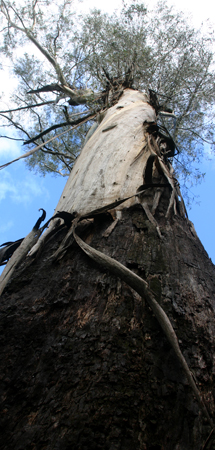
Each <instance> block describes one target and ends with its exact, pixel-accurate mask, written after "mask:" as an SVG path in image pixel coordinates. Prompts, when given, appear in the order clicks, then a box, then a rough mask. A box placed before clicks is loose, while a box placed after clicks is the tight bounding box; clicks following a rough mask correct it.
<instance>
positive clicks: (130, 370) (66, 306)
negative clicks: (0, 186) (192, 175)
mask: <svg viewBox="0 0 215 450" xmlns="http://www.w3.org/2000/svg"><path fill="white" fill-rule="evenodd" d="M38 5H39V4H37V3H34V4H33V5H30V4H29V5H28V7H24V8H22V9H21V10H19V11H18V10H16V9H15V7H14V5H10V4H8V3H7V4H6V3H2V12H3V20H6V21H7V27H6V28H5V47H4V48H5V51H7V48H9V47H8V43H10V48H12V42H13V39H15V36H16V42H17V40H18V38H17V36H22V37H24V38H27V39H28V40H30V41H31V42H33V44H34V45H35V47H36V48H37V49H38V50H39V51H40V53H41V54H42V55H43V56H44V57H45V58H46V60H47V61H48V62H49V64H50V65H51V70H52V71H53V74H54V77H55V78H54V79H53V74H52V72H51V71H50V72H48V70H47V71H46V68H45V73H44V77H43V78H41V82H40V83H41V84H40V85H39V81H37V85H33V86H32V77H31V78H28V76H29V74H28V73H27V72H28V71H29V68H32V67H33V62H32V61H31V62H30V64H29V61H28V58H27V57H25V64H23V63H22V64H20V65H19V70H18V69H17V74H18V73H21V72H20V68H23V67H25V71H26V73H25V72H23V73H22V80H24V82H25V83H26V84H27V90H26V87H25V90H23V91H22V89H21V90H20V94H19V97H20V98H21V96H22V99H23V98H25V106H20V103H19V106H18V105H17V108H14V109H16V111H14V110H13V111H12V110H10V111H8V112H6V111H4V112H2V115H3V117H4V118H5V119H6V120H7V121H9V124H10V125H11V124H12V125H14V124H15V126H16V127H17V128H18V129H19V130H20V131H21V132H25V133H26V134H27V137H28V139H27V141H26V142H27V144H28V145H30V144H31V143H32V142H33V143H34V144H35V143H36V144H37V146H36V148H33V150H30V152H29V153H30V154H32V155H33V158H35V155H37V156H38V155H39V152H38V153H36V151H37V150H40V152H43V153H44V149H45V151H46V152H48V154H49V155H50V152H53V153H55V154H53V155H52V157H57V159H51V160H50V161H51V163H52V164H57V166H52V168H53V169H54V170H61V171H64V170H65V167H67V169H69V170H71V167H72V165H73V161H74V158H75V157H76V156H77V139H78V137H77V135H75V134H74V135H73V136H74V137H71V136H69V133H68V135H67V138H68V142H67V143H66V142H65V140H64V139H63V141H62V142H61V141H60V139H61V138H62V136H64V135H63V134H61V135H56V133H57V131H56V130H57V129H58V132H59V128H63V127H66V131H68V127H69V126H71V125H72V127H73V131H74V130H76V127H77V125H81V126H82V127H83V126H84V124H85V123H86V122H88V121H90V120H93V119H95V118H96V120H97V128H96V127H95V126H93V129H91V133H92V131H94V133H93V134H88V135H87V140H86V141H85V145H84V148H83V150H82V152H81V154H80V156H79V159H78V160H77V161H76V163H75V165H74V169H73V170H72V172H71V175H70V177H69V180H68V182H67V185H66V187H65V190H64V192H63V194H62V196H61V199H60V202H59V204H58V207H57V209H59V212H57V214H56V215H55V217H54V218H53V219H55V221H54V220H52V219H51V223H52V225H51V226H50V227H49V230H48V232H47V233H46V234H44V237H43V240H42V239H41V240H40V241H39V250H40V251H38V248H37V249H36V248H34V249H33V252H31V257H30V258H27V260H25V261H24V262H22V260H23V258H24V257H25V256H26V254H27V253H28V251H29V249H30V248H31V247H32V245H33V243H34V242H35V240H36V239H37V238H38V236H39V234H40V233H41V232H42V231H43V229H42V228H40V223H41V220H42V219H43V218H44V212H43V215H42V217H41V219H39V220H38V222H37V223H36V224H35V226H34V228H33V230H32V232H31V233H30V234H29V235H28V236H27V238H25V239H24V240H23V241H22V243H21V244H20V243H19V244H20V245H19V247H18V249H17V250H16V252H14V253H13V255H12V257H11V259H10V261H9V263H8V264H7V266H6V268H5V271H4V272H3V274H2V276H1V292H3V290H4V288H5V286H6V284H7V287H6V289H5V290H4V295H3V296H2V305H3V306H2V322H1V323H2V327H3V329H4V328H5V327H8V325H9V324H10V326H11V324H13V330H14V333H13V334H12V335H11V333H10V332H9V330H8V328H6V337H5V340H4V347H3V352H2V353H3V357H2V371H1V373H2V374H3V380H4V387H3V404H4V409H3V429H4V430H5V432H4V439H3V442H4V443H3V447H2V448H7V449H8V448H10V446H11V448H15V449H18V448H20V446H21V447H23V446H25V448H48V449H49V448H56V449H58V448H71V447H72V448H77V449H84V448H88V449H89V448H98V449H99V448H109V449H115V448H116V449H117V448H122V449H128V448H131V446H134V447H135V448H139V449H150V450H155V449H162V448H165V449H182V448H189V449H192V448H193V449H194V448H195V449H198V448H199V449H200V448H202V446H203V448H206V446H211V445H213V440H212V436H213V428H214V426H213V419H212V417H213V415H214V398H213V373H214V362H213V353H214V323H213V322H214V321H213V312H214V305H213V294H214V288H215V286H214V282H213V279H214V266H213V265H212V264H211V262H210V261H209V259H208V256H207V255H206V253H205V252H204V249H203V248H202V246H201V244H200V242H199V241H198V238H197V236H196V234H195V230H194V228H193V226H192V224H191V223H190V222H189V220H188V219H187V214H186V208H185V206H184V202H183V198H182V195H181V193H180V188H179V185H178V183H177V180H176V178H175V176H174V175H173V170H172V164H171V161H172V159H173V158H175V157H177V160H178V167H179V165H181V166H182V167H185V169H184V174H185V175H186V176H188V175H189V170H190V168H189V162H190V161H191V160H192V159H193V158H194V155H195V152H196V149H197V147H198V144H199V142H200V140H202V139H208V137H209V134H210V133H211V131H210V127H208V126H207V125H206V124H205V123H204V116H203V113H204V111H205V108H206V106H207V105H209V104H212V101H213V97H212V88H213V79H212V75H211V68H210V63H211V62H212V54H211V52H210V51H209V48H208V45H209V43H210V42H212V41H211V39H209V37H207V38H206V37H202V36H201V35H199V36H198V41H197V40H196V38H195V35H194V32H193V30H190V29H189V28H188V27H187V25H186V22H185V21H182V19H181V17H180V16H179V15H175V16H173V15H172V14H171V12H170V10H168V9H167V8H166V7H165V6H164V5H160V9H159V14H160V17H159V18H158V19H157V18H156V19H155V18H154V20H153V21H152V20H151V17H149V18H148V17H147V15H146V10H145V8H144V6H143V5H142V4H138V3H135V4H131V5H130V6H124V8H123V10H122V12H121V16H117V15H114V16H112V17H111V18H110V17H108V16H107V15H101V13H99V12H98V11H95V12H94V13H93V14H92V16H90V17H86V18H84V19H83V23H82V27H81V26H80V25H79V26H77V28H76V29H75V30H74V34H73V36H72V40H71V41H70V39H71V33H69V34H68V41H67V44H68V45H66V44H65V47H66V51H65V56H63V53H61V52H63V44H64V42H65V41H64V40H62V41H60V36H61V34H60V31H61V21H62V22H63V18H64V16H66V18H68V17H69V16H68V15H67V14H66V13H65V11H66V8H67V7H68V6H70V5H69V4H68V3H67V4H66V3H65V4H64V5H63V8H62V7H60V13H58V19H57V20H56V21H55V23H54V25H53V26H50V28H45V25H44V23H45V21H43V20H42V19H43V17H42V11H39V10H38ZM46 6H49V4H48V3H47V4H46ZM51 8H53V4H52V5H51ZM25 14H27V16H26V18H25ZM149 19H150V20H149ZM46 25H47V24H46ZM36 26H38V31H37V29H36ZM70 27H71V22H70V25H69V24H68V30H69V29H70ZM48 30H49V31H48ZM39 32H40V33H39ZM62 32H63V33H66V32H67V27H66V26H65V28H64V27H63V25H62ZM64 36H65V35H64ZM113 36H114V37H115V39H113ZM131 38H132V39H131ZM167 38H168V42H167ZM42 40H43V42H42ZM70 42H71V43H72V47H71V50H70V47H69V43H70ZM140 43H141V44H142V47H141V46H140ZM188 43H189V45H188ZM185 44H186V45H185ZM58 45H59V48H58ZM189 46H190V47H189ZM185 47H186V51H188V50H189V59H188V56H187V55H186V51H185ZM69 51H70V53H69ZM182 54H183V57H182ZM71 55H72V56H71ZM72 58H73V61H74V64H73V67H72V70H71V67H70V66H69V63H70V64H71V60H72ZM61 59H62V61H61ZM191 62H192V66H191ZM200 62H201V64H200ZM107 66H108V67H107ZM17 67H18V66H17ZM34 67H35V68H36V71H37V70H38V67H39V61H37V62H36V65H35V66H34ZM27 68H28V70H26V69H27ZM41 73H42V71H41V70H40V72H38V75H39V74H40V76H41ZM72 77H73V78H72ZM36 79H37V80H38V78H36ZM44 81H45V82H44ZM86 83H88V87H87V86H86ZM145 88H147V90H148V94H143V93H141V92H140V91H138V90H137V89H141V90H143V89H145ZM26 91H27V92H26ZM23 95H25V97H23ZM29 95H31V96H32V97H27V96H29ZM53 97H54V98H55V100H53ZM20 98H19V102H20ZM27 98H29V99H30V101H31V103H30V105H29V104H27V105H26V103H27ZM17 99H18V96H17V97H16V100H17ZM62 99H63V105H61V102H62ZM45 103H46V104H45ZM22 105H23V104H22ZM83 105H84V106H83ZM26 106H27V108H26ZM57 107H59V111H57V109H56V108H57ZM23 108H24V109H23ZM37 108H39V110H41V111H42V112H41V113H40V114H39V115H38V113H37V112H36V113H35V109H37ZM46 108H50V109H49V111H51V112H50V113H49V116H47V109H46ZM173 108H174V110H173ZM26 110H27V113H28V118H29V121H30V120H32V119H31V117H33V119H35V118H36V120H34V121H32V124H33V125H32V128H31V130H30V131H26V130H24V128H23V125H21V120H20V122H17V121H15V120H14V117H13V114H14V113H21V114H23V111H26ZM77 110H78V112H77ZM74 111H76V112H74ZM194 111H195V112H194ZM7 114H8V115H7ZM59 114H61V116H60V115H59ZM75 114H76V115H75ZM6 115H7V117H6ZM63 115H64V118H65V121H64V122H63V121H62V122H61V121H60V120H63ZM61 117H62V119H61ZM22 118H23V116H22ZM50 120H51V121H52V123H54V124H53V125H50ZM57 120H58V122H57ZM59 121H60V122H59ZM22 123H23V120H22ZM194 125H195V127H194ZM203 125H204V126H203ZM189 127H190V129H189ZM200 130H201V133H202V134H201V135H200ZM63 132H64V131H63ZM53 138H54V139H53ZM44 139H46V140H47V141H49V142H48V143H47V141H46V142H44ZM182 142H183V147H182ZM53 143H54V144H53ZM73 143H74V147H73V148H72V144H73ZM211 143H212V142H211ZM47 144H48V145H49V147H47ZM50 145H51V146H52V147H50ZM53 145H57V147H55V149H54V147H53ZM66 146H67V153H65V149H66ZM185 146H186V150H187V153H185ZM38 147H39V148H38ZM53 149H54V150H53ZM68 149H69V151H70V152H71V155H72V156H71V155H70V154H69V153H68ZM43 153H42V155H43ZM199 154H201V152H200V153H199ZM45 156H46V155H45ZM42 158H43V162H41V157H39V156H38V160H37V164H39V165H41V167H42V164H43V165H44V166H45V165H46V166H47V164H46V161H45V160H44V155H43V156H42ZM49 158H50V156H49ZM58 160H59V161H61V163H59V161H58ZM53 161H54V162H53ZM59 164H61V167H60V166H59ZM175 166H176V171H177V170H178V168H177V164H175ZM59 167H60V168H59ZM50 168H51V166H49V170H50ZM56 219H61V221H62V222H61V225H59V221H58V220H57V221H56ZM48 222H50V221H48ZM45 226H47V224H46V225H45ZM42 244H45V247H42ZM77 244H78V246H77ZM89 244H90V245H89ZM8 245H9V248H8V246H7V249H8V250H9V254H8V255H7V256H8V257H10V256H11V255H10V252H11V247H10V243H9V244H8ZM94 247H97V248H99V250H100V251H97V250H95V249H94ZM36 250H37V251H36ZM82 250H83V251H84V252H85V253H86V254H87V255H88V257H90V258H91V259H93V260H94V261H95V263H93V265H92V262H90V261H91V260H90V259H88V257H87V256H85V255H84V254H83V252H82ZM35 254H36V257H35ZM32 255H33V256H32ZM108 255H109V256H108ZM113 257H114V258H113ZM4 258H5V259H7V258H6V256H5V254H4ZM119 261H120V262H119ZM98 263H99V265H98ZM94 264H95V265H94ZM15 269H16V270H15ZM12 274H13V278H12V277H11V275H12ZM117 277H118V278H117ZM11 278H12V280H11ZM8 281H10V283H9V284H8ZM14 300H15V303H14ZM147 305H148V306H147ZM13 307H15V311H14V310H13ZM8 308H9V311H8ZM11 308H12V309H11ZM10 311H12V312H11V313H10ZM152 312H153V314H154V316H153V314H152ZM168 316H169V317H170V320H169V318H168ZM31 317H32V320H31V319H30V318H31ZM157 321H158V323H157ZM158 324H159V325H160V326H159V325H158ZM160 327H161V328H160ZM23 330H25V331H24V332H23ZM174 330H175V331H176V333H175V331H174ZM158 342H159V345H158ZM26 343H27V344H28V345H27V348H26ZM179 344H180V345H179ZM180 346H181V348H180ZM32 347H33V348H34V350H35V353H34V354H33V355H32ZM20 349H21V350H20ZM28 349H29V350H28ZM182 352H183V353H184V354H185V355H186V358H184V356H183V353H182ZM18 353H19V358H18ZM47 353H48V356H47ZM8 360H9V361H10V363H9V367H8V364H7V361H8ZM191 368H192V370H193V372H194V373H195V377H194V376H193V374H192V372H191ZM182 369H183V371H182ZM34 378H35V379H34ZM32 380H33V381H32ZM193 394H194V396H193ZM196 401H197V402H198V403H196ZM173 409H174V412H173ZM8 411H9V412H8ZM12 417H13V420H11V418H12ZM170 418H171V426H170V424H169V421H170ZM17 420H18V423H19V424H18V426H17V428H16V429H14V423H16V422H17ZM208 448H209V447H208ZM211 448H212V447H211Z"/></svg>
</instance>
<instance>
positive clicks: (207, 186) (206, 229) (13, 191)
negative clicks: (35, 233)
mask: <svg viewBox="0 0 215 450" xmlns="http://www.w3.org/2000/svg"><path fill="white" fill-rule="evenodd" d="M100 3H101V2H100V0H99V1H98V0H92V1H89V0H88V1H87V2H86V1H85V2H84V3H83V5H86V4H87V6H88V7H89V6H90V7H93V6H95V7H101V5H100ZM168 3H175V5H176V7H177V8H178V9H182V8H184V7H185V8H186V11H191V12H192V13H193V16H194V19H195V20H194V23H195V24H197V26H198V24H199V23H200V21H201V20H206V18H207V14H208V15H209V14H210V16H211V17H212V8H215V6H213V5H212V4H211V0H205V1H204V4H202V3H199V4H196V2H195V3H194V2H192V1H191V0H186V1H185V0H180V2H177V1H175V2H173V1H171V0H169V2H168ZM118 4H119V1H118V0H115V1H114V2H111V1H109V2H108V5H109V11H110V10H111V9H114V8H115V7H116V6H117V5H118ZM207 5H208V6H207ZM150 6H151V3H150ZM205 23H206V22H205ZM0 76H1V74H0ZM2 86H4V87H5V86H7V88H8V90H9V88H10V86H9V84H8V85H7V84H6V80H5V79H4V81H3V82H2ZM20 154H21V150H20V146H18V145H17V144H16V143H14V142H13V141H9V140H4V142H2V141H1V143H0V164H3V163H5V162H7V161H9V160H11V159H13V158H15V157H17V156H19V155H20ZM201 170H202V172H206V176H205V180H204V181H203V182H202V183H201V184H200V185H199V186H197V187H193V188H192V189H191V191H192V193H193V194H195V195H197V196H199V197H198V198H196V201H198V202H199V203H200V204H196V203H195V202H194V203H193V205H192V209H191V210H189V211H188V214H189V219H190V220H191V221H192V222H193V223H194V226H195V228H196V231H197V234H198V236H199V238H200V240H201V241H202V243H203V245H204V247H205V249H206V251H207V252H208V254H209V256H210V258H211V259H212V261H213V262H214V263H215V243H214V220H215V213H214V208H213V205H214V200H213V192H214V185H215V160H213V161H210V162H209V161H205V162H204V163H202V166H201ZM65 183H66V179H65V178H63V177H60V176H57V177H56V176H52V175H47V176H46V177H45V178H44V177H41V176H40V175H35V174H34V173H33V172H30V171H29V170H28V169H27V168H26V166H25V162H24V161H23V160H22V161H18V162H16V163H14V164H12V165H10V166H8V167H7V168H5V169H3V170H2V171H0V212H1V216H0V217H1V219H0V244H2V243H4V242H6V241H13V240H16V239H19V238H21V237H24V236H26V234H27V233H29V231H30V230H31V229H32V227H33V225H34V224H35V222H36V221H37V219H38V217H39V215H40V213H39V212H38V209H39V208H44V209H45V210H46V211H47V218H50V217H51V216H52V215H53V212H54V209H55V207H56V205H57V202H58V200H59V198H60V196H61V193H62V190H63V187H64V185H65ZM0 269H1V267H0ZM0 271H1V270H0Z"/></svg>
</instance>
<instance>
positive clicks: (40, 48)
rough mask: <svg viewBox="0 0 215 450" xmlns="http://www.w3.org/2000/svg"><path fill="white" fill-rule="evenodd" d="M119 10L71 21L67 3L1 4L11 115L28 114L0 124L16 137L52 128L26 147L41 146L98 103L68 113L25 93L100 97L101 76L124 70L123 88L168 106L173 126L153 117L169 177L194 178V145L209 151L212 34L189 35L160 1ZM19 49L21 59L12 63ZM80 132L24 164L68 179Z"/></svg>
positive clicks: (64, 102)
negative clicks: (164, 140)
mask: <svg viewBox="0 0 215 450" xmlns="http://www.w3.org/2000/svg"><path fill="white" fill-rule="evenodd" d="M123 5H124V6H123V8H122V10H121V11H119V12H115V13H114V14H113V15H111V16H110V15H108V14H103V13H101V12H100V11H98V10H94V11H92V12H91V13H90V14H88V15H86V16H83V17H81V16H80V15H78V14H76V15H75V12H74V6H73V2H72V0H71V1H70V0H68V1H61V2H60V3H59V2H58V1H57V2H56V3H55V2H53V1H52V2H49V0H44V1H43V2H42V1H39V0H38V1H35V0H34V1H33V2H31V1H30V0H28V2H25V5H24V6H20V7H19V8H18V7H17V6H15V3H10V2H9V1H6V2H4V1H1V10H2V13H1V21H2V33H1V34H2V47H1V50H2V52H3V53H4V55H5V56H6V57H7V58H9V59H10V60H11V61H12V63H13V71H14V75H15V76H16V77H17V80H18V87H17V88H16V90H15V93H13V95H12V96H11V105H12V106H11V110H12V109H15V108H20V107H26V106H29V108H28V109H20V110H19V111H10V112H9V113H5V112H4V113H2V114H1V115H2V123H3V125H4V124H9V125H11V126H14V127H15V128H17V130H18V131H19V134H21V136H23V137H24V139H29V138H32V137H34V136H37V135H38V134H39V133H41V132H42V131H44V130H46V129H48V128H49V127H50V126H51V125H55V124H56V125H58V124H62V128H60V127H59V128H56V129H54V130H51V131H50V132H49V133H47V134H46V135H44V136H43V137H41V138H39V139H35V141H34V143H35V144H40V143H41V142H45V141H46V140H48V139H50V137H53V136H55V135H57V134H58V133H59V131H63V130H64V129H69V127H70V126H71V125H69V124H70V122H71V121H72V120H73V119H74V118H75V117H76V116H75V114H77V113H79V114H80V113H83V117H84V115H85V114H87V113H88V112H89V110H93V111H96V108H97V107H98V105H99V103H98V102H97V103H95V102H94V101H93V98H91V99H90V100H89V101H88V102H86V104H85V105H84V106H83V105H82V106H81V105H80V106H77V107H75V106H72V105H70V104H69V103H68V100H69V98H68V96H67V95H66V94H65V92H59V91H56V90H53V92H40V93H30V94H29V91H30V90H34V89H37V88H38V87H43V86H45V85H49V84H53V83H58V84H59V85H62V86H63V85H66V86H68V87H70V88H71V89H73V90H74V89H77V90H78V89H83V88H85V87H86V86H87V87H88V88H91V89H93V91H94V92H95V93H101V92H102V91H103V90H104V89H105V88H106V85H107V75H106V74H107V72H108V74H109V75H110V76H111V77H119V76H123V75H125V73H126V72H127V70H128V68H129V67H131V66H132V75H133V87H134V88H136V89H140V90H148V89H149V88H150V89H153V90H154V91H156V92H157V95H158V98H159V102H160V104H162V105H163V109H165V108H166V107H168V108H171V109H172V110H173V111H174V113H175V115H176V116H177V122H176V126H175V123H174V121H173V119H172V118H170V119H167V118H166V117H165V116H160V122H161V124H163V125H165V126H166V127H167V128H168V130H169V131H170V133H171V134H172V135H174V139H175V141H176V145H177V149H178V155H177V156H176V158H175V170H176V172H177V175H179V176H180V179H181V180H182V181H183V182H186V180H190V178H191V176H193V177H194V178H196V180H199V178H200V173H199V172H198V171H196V168H195V163H196V162H198V161H199V158H201V156H202V155H203V150H204V147H203V145H204V144H205V143H206V142H207V143H208V144H209V145H210V146H211V148H212V150H214V145H215V142H214V141H215V139H214V132H213V124H214V111H213V109H214V108H213V104H214V95H215V94H214V92H215V89H214V72H213V52H212V50H213V43H214V39H213V35H210V34H208V35H204V34H202V32H201V30H199V31H198V30H194V29H192V28H191V27H190V25H189V24H188V21H187V20H186V18H184V16H183V14H182V13H179V12H175V11H173V9H172V8H169V7H167V5H166V4H165V3H164V2H160V3H158V5H157V6H156V9H155V11H149V12H147V10H146V8H145V6H144V5H143V4H142V3H141V2H139V1H135V0H134V1H133V2H132V1H130V2H129V3H128V4H126V3H125V2H124V3H123ZM29 44H31V45H29ZM20 46H22V47H23V49H24V51H25V54H24V55H23V56H19V57H18V58H16V55H17V54H20V50H19V49H20ZM32 46H34V48H33V47H32ZM32 54H33V55H32ZM44 103H46V104H45V105H44ZM40 104H42V105H41V106H34V105H40ZM1 109H3V108H1ZM87 130H88V125H87V123H85V124H83V125H81V126H80V127H79V128H76V129H75V130H74V131H73V132H70V131H69V132H68V133H67V134H65V135H63V136H62V137H59V138H57V139H55V140H54V141H52V142H51V143H50V144H47V145H46V146H45V147H44V148H43V149H41V150H40V151H39V152H37V153H34V154H33V155H32V156H31V157H30V158H29V161H28V164H29V166H30V167H31V168H33V167H34V168H36V169H37V170H39V171H41V172H42V173H45V172H46V171H54V172H60V173H61V174H63V175H65V174H67V173H69V171H70V170H71V168H72V165H73V162H74V160H75V158H76V157H77V155H78V153H79V151H80V149H81V147H82V145H83V142H84V136H85V135H86V133H87ZM26 147H27V146H26ZM28 147H30V148H32V144H30V145H29V146H28ZM26 150H28V148H26Z"/></svg>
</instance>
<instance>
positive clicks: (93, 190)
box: [56, 89, 156, 214]
mask: <svg viewBox="0 0 215 450" xmlns="http://www.w3.org/2000/svg"><path fill="white" fill-rule="evenodd" d="M147 101H148V97H147V95H146V94H144V93H141V92H139V91H134V90H132V89H126V90H125V91H124V93H123V95H122V97H121V98H120V100H119V102H118V103H117V104H116V105H115V106H113V107H111V108H110V109H109V110H108V112H107V114H106V116H105V118H104V119H103V121H102V122H101V124H100V125H99V126H98V128H97V129H96V131H95V132H94V134H93V135H92V136H91V138H90V139H89V140H88V142H87V143H86V145H85V146H84V148H83V150H82V152H81V154H80V156H79V157H78V159H77V161H76V162H75V165H74V167H73V170H72V172H71V175H70V177H69V179H68V181H67V184H66V186H65V188H64V191H63V193H62V195H61V198H60V200H59V203H58V205H57V207H56V211H59V210H60V211H69V212H72V211H76V212H77V213H79V214H86V213H88V212H90V211H92V210H94V209H96V208H100V207H103V206H105V205H107V204H109V203H111V202H114V201H115V200H117V199H120V198H123V197H128V196H131V195H134V194H135V193H136V191H137V189H138V187H139V186H140V185H141V184H143V168H144V166H145V161H146V154H145V153H146V152H147V156H148V151H147V150H146V151H145V152H143V153H142V154H141V155H140V157H139V158H138V159H137V160H136V161H135V158H136V157H137V156H138V155H139V154H140V153H141V150H142V148H143V146H144V145H145V137H144V127H143V123H144V122H145V121H147V122H155V121H156V115H155V111H154V109H153V108H152V107H151V106H150V105H149V104H148V103H147ZM135 201H136V200H135V198H133V199H130V200H128V201H127V202H126V203H124V204H123V205H122V206H121V207H122V208H124V207H128V206H130V205H131V204H133V203H134V202H135ZM119 209H120V206H119Z"/></svg>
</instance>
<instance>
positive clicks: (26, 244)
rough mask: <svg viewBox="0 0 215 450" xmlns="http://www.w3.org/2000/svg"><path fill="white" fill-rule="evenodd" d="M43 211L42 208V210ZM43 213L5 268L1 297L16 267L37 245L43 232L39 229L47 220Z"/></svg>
mask: <svg viewBox="0 0 215 450" xmlns="http://www.w3.org/2000/svg"><path fill="white" fill-rule="evenodd" d="M41 209H42V208H41ZM42 211H43V213H42V216H41V217H39V219H38V220H37V222H36V223H35V225H34V227H33V229H32V230H31V231H30V233H29V234H28V235H27V236H26V237H25V238H24V239H23V240H22V242H21V244H20V246H19V247H18V248H17V249H16V250H15V252H14V253H13V255H12V257H11V259H10V261H9V262H8V263H7V265H6V267H5V268H4V270H3V272H2V274H1V276H0V295H1V294H2V292H3V290H4V288H5V286H6V285H7V283H8V282H9V280H10V279H11V277H12V275H13V273H14V271H15V269H16V267H17V266H18V264H20V263H21V262H22V261H23V259H24V258H25V256H26V255H27V254H28V252H29V251H30V250H31V248H32V247H33V245H35V244H36V242H37V241H38V239H39V237H40V234H41V230H40V229H39V227H40V224H41V222H43V220H45V217H46V212H45V210H44V209H42Z"/></svg>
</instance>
